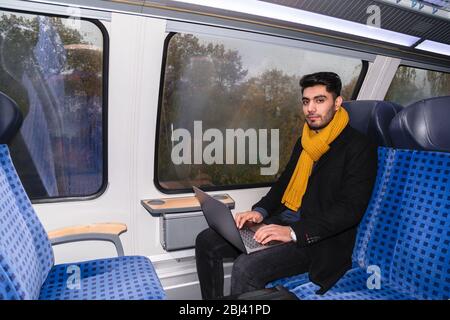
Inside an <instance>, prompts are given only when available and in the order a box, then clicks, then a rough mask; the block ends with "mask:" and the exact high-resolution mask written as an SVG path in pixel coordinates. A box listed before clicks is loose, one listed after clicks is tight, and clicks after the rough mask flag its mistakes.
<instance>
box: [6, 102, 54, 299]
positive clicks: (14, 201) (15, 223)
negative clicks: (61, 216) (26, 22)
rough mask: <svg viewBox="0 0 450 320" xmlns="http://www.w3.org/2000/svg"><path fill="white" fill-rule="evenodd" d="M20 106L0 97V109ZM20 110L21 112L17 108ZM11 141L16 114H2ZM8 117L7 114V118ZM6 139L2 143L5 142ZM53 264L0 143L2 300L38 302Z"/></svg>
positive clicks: (16, 125)
mask: <svg viewBox="0 0 450 320" xmlns="http://www.w3.org/2000/svg"><path fill="white" fill-rule="evenodd" d="M5 105H6V106H7V107H8V108H9V107H10V106H14V107H15V108H17V105H16V104H15V103H14V102H13V101H12V100H11V99H10V98H8V97H7V96H5V95H3V94H2V95H0V109H2V108H3V107H4V106H5ZM17 110H18V109H17ZM0 114H2V121H3V122H4V123H8V121H7V120H8V119H7V117H8V116H9V120H10V122H9V123H8V125H5V126H4V127H5V128H8V130H5V131H1V132H0V140H1V141H6V138H5V137H2V136H1V134H2V133H5V132H6V134H7V135H8V139H11V138H12V136H13V134H12V133H11V132H17V130H18V129H19V127H20V122H18V121H16V114H15V112H10V113H7V114H6V113H1V111H0ZM5 114H6V115H5ZM2 139H3V140H2ZM53 264H54V256H53V250H52V247H51V244H50V241H49V239H48V236H47V233H46V232H45V230H44V228H43V226H42V224H41V223H40V221H39V219H38V217H37V215H36V213H35V211H34V209H33V207H32V205H31V202H30V200H29V198H28V196H27V194H26V193H25V190H24V189H23V186H22V183H21V182H20V179H19V177H18V175H17V172H16V170H15V168H14V165H13V163H12V161H11V157H10V154H9V150H8V147H7V145H5V144H0V299H2V298H8V299H37V298H38V297H39V291H40V288H41V286H42V284H43V283H44V281H45V279H46V278H47V275H48V273H49V271H50V269H51V268H52V266H53Z"/></svg>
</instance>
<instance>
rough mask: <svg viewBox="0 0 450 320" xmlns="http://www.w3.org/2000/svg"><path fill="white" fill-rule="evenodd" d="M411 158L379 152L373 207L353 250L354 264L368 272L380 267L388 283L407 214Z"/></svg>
mask: <svg viewBox="0 0 450 320" xmlns="http://www.w3.org/2000/svg"><path fill="white" fill-rule="evenodd" d="M409 161H410V157H409V156H408V155H405V154H400V153H398V152H397V150H395V149H392V148H385V147H379V148H378V170H377V178H376V182H375V186H374V189H373V192H372V196H371V199H370V201H369V205H368V207H367V210H366V212H365V214H364V217H363V219H362V221H361V223H360V224H359V226H358V233H357V238H356V243H355V248H354V250H353V264H354V265H355V266H359V267H361V268H364V269H366V268H367V267H369V266H372V265H376V266H378V267H379V268H380V270H381V276H382V279H388V275H389V274H390V268H391V264H392V257H393V253H394V249H395V246H396V242H397V238H398V234H399V229H398V228H399V224H400V222H399V221H400V215H399V214H398V213H399V211H401V210H403V202H402V201H403V200H402V199H403V197H404V193H405V179H404V177H405V176H407V175H408V172H409Z"/></svg>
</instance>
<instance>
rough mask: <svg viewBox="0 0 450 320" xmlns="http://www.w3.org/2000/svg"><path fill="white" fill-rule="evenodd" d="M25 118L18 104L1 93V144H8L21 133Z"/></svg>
mask: <svg viewBox="0 0 450 320" xmlns="http://www.w3.org/2000/svg"><path fill="white" fill-rule="evenodd" d="M22 121H23V117H22V113H21V112H20V110H19V107H18V106H17V104H16V103H15V102H14V101H13V100H12V99H11V98H10V97H8V96H7V95H5V94H4V93H2V92H0V144H7V143H8V142H10V141H11V139H12V138H13V137H14V136H15V135H16V133H17V132H18V131H19V129H20V126H21V125H22Z"/></svg>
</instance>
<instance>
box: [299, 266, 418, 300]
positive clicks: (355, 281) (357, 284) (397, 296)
mask: <svg viewBox="0 0 450 320" xmlns="http://www.w3.org/2000/svg"><path fill="white" fill-rule="evenodd" d="M368 277H369V274H368V273H366V272H365V271H364V270H363V269H361V268H356V269H352V270H349V271H347V273H346V274H345V275H344V276H343V277H342V278H341V279H339V281H338V282H337V283H336V284H335V285H334V286H333V288H331V289H330V290H328V291H327V292H326V293H325V294H323V295H318V294H315V292H316V291H317V290H319V286H317V285H315V284H314V283H312V282H308V283H305V284H303V285H301V286H298V287H296V288H294V289H293V290H291V291H292V292H293V293H294V294H295V295H296V296H297V297H298V298H299V299H301V300H414V297H411V296H408V295H407V294H405V293H403V292H401V291H400V290H398V289H397V288H395V287H393V286H390V285H389V284H386V283H385V279H383V277H382V278H381V288H380V289H377V290H375V289H372V290H371V289H368V287H367V285H366V282H367V278H368Z"/></svg>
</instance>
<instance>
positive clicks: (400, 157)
mask: <svg viewBox="0 0 450 320" xmlns="http://www.w3.org/2000/svg"><path fill="white" fill-rule="evenodd" d="M378 157H379V165H378V172H377V179H376V182H375V186H374V190H373V194H372V197H371V200H370V203H369V205H368V208H367V210H366V213H365V215H364V218H363V219H362V221H361V223H360V225H359V227H358V234H357V239H356V243H355V248H354V251H353V267H354V269H352V270H350V271H348V272H347V273H346V274H345V275H344V276H343V277H342V278H341V279H340V280H339V281H338V282H337V283H336V284H335V286H333V288H331V289H330V290H329V291H328V292H327V293H326V294H324V295H316V294H315V291H317V290H318V289H319V288H318V286H316V285H315V284H313V283H311V282H307V280H305V278H306V275H305V274H303V275H298V276H294V277H289V278H284V279H279V280H277V281H274V282H272V283H270V284H269V285H268V287H270V286H274V284H283V285H284V286H286V287H287V288H288V290H290V291H292V292H293V293H295V294H296V295H297V297H299V298H300V299H314V300H319V299H390V300H396V299H449V298H450V252H449V248H450V219H449V215H450V181H449V180H450V154H449V153H443V152H430V151H413V150H398V149H391V148H382V147H381V148H379V151H378ZM369 266H377V267H379V268H380V271H381V289H372V290H370V289H368V288H367V285H366V282H367V279H368V277H369V274H368V273H367V272H366V270H367V268H368V267H369Z"/></svg>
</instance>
